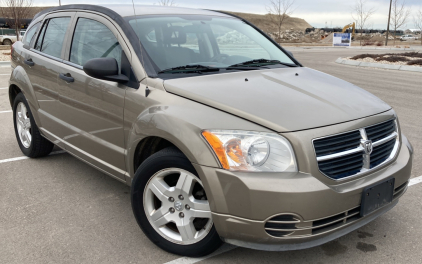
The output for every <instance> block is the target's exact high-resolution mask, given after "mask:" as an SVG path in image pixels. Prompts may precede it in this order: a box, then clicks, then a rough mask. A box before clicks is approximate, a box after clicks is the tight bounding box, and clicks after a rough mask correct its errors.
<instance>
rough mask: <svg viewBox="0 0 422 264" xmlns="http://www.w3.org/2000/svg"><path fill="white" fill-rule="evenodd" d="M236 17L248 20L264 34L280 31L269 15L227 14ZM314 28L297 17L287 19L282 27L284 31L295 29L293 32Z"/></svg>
mask: <svg viewBox="0 0 422 264" xmlns="http://www.w3.org/2000/svg"><path fill="white" fill-rule="evenodd" d="M227 13H230V14H233V15H236V16H239V17H241V18H243V19H246V20H248V21H249V22H251V23H252V24H254V25H255V26H257V27H258V28H259V29H261V30H262V31H264V32H276V31H278V28H277V26H275V25H274V24H273V23H272V22H271V19H270V17H269V15H258V14H248V13H237V12H227ZM311 27H312V26H311V25H310V24H308V22H306V21H305V20H304V19H302V18H297V17H290V18H289V19H287V21H286V22H285V24H284V25H283V26H282V29H283V30H286V29H293V30H298V31H299V30H300V31H302V30H303V31H305V29H307V28H311Z"/></svg>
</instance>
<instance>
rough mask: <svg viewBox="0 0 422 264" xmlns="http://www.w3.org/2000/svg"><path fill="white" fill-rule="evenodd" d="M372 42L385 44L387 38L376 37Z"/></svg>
mask: <svg viewBox="0 0 422 264" xmlns="http://www.w3.org/2000/svg"><path fill="white" fill-rule="evenodd" d="M370 41H372V42H384V41H385V37H383V36H374V37H372V38H371V39H370Z"/></svg>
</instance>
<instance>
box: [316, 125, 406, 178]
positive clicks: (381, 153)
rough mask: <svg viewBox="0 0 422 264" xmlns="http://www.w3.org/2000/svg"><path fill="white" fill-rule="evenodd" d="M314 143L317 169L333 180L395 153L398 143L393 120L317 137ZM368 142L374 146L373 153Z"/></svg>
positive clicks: (378, 163)
mask: <svg viewBox="0 0 422 264" xmlns="http://www.w3.org/2000/svg"><path fill="white" fill-rule="evenodd" d="M313 144H314V149H315V154H316V157H317V161H318V167H319V170H320V171H321V172H322V173H323V174H324V175H326V176H328V177H330V178H332V179H334V180H339V179H343V178H346V177H351V176H355V175H357V174H359V173H362V172H365V171H368V170H371V169H374V168H376V167H377V166H379V165H381V164H383V163H385V162H387V161H388V160H390V159H391V157H393V156H394V155H393V154H395V153H393V150H394V148H395V147H396V145H397V144H398V131H397V125H396V120H394V119H393V120H389V121H387V122H383V123H381V124H377V125H374V126H370V127H365V128H362V129H359V130H355V131H350V132H346V133H343V134H340V135H335V136H330V137H324V138H320V139H316V140H314V141H313ZM367 145H370V146H372V147H373V149H372V153H371V151H370V149H369V148H368V146H367ZM365 146H366V147H365ZM396 149H397V148H396Z"/></svg>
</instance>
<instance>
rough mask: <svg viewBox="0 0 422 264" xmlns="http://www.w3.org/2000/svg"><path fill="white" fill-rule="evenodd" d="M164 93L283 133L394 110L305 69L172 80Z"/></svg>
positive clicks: (366, 95)
mask: <svg viewBox="0 0 422 264" xmlns="http://www.w3.org/2000/svg"><path fill="white" fill-rule="evenodd" d="M164 87H165V89H166V90H167V91H168V92H170V93H173V94H176V95H179V96H183V97H185V98H187V99H191V100H194V101H196V102H199V103H202V104H206V105H209V106H211V107H214V108H217V109H220V110H222V111H225V112H228V113H231V114H234V115H236V116H239V117H241V118H244V119H247V120H250V121H252V122H254V123H258V124H260V125H262V126H265V127H267V128H269V129H272V130H274V131H277V132H288V131H297V130H304V129H310V128H316V127H322V126H328V125H333V124H337V123H342V122H347V121H351V120H355V119H359V118H363V117H366V116H370V115H375V114H378V113H381V112H385V111H387V110H390V109H391V107H390V106H389V105H387V104H386V103H384V102H383V101H382V100H380V99H379V98H377V97H376V96H374V95H372V94H371V93H369V92H367V91H365V90H363V89H361V88H359V87H357V86H355V85H353V84H351V83H348V82H346V81H343V80H341V79H338V78H336V77H333V76H330V75H328V74H325V73H322V72H319V71H316V70H312V69H309V68H305V67H297V68H277V69H268V70H258V71H242V72H233V73H226V74H212V75H206V76H199V77H190V78H179V79H170V80H166V81H164ZM204 118H207V117H204ZM213 128H214V127H213ZM215 129H217V128H215Z"/></svg>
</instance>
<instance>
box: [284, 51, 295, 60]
mask: <svg viewBox="0 0 422 264" xmlns="http://www.w3.org/2000/svg"><path fill="white" fill-rule="evenodd" d="M286 52H287V54H289V55H290V56H291V57H292V58H294V57H295V56H293V53H292V52H291V51H290V50H286Z"/></svg>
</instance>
